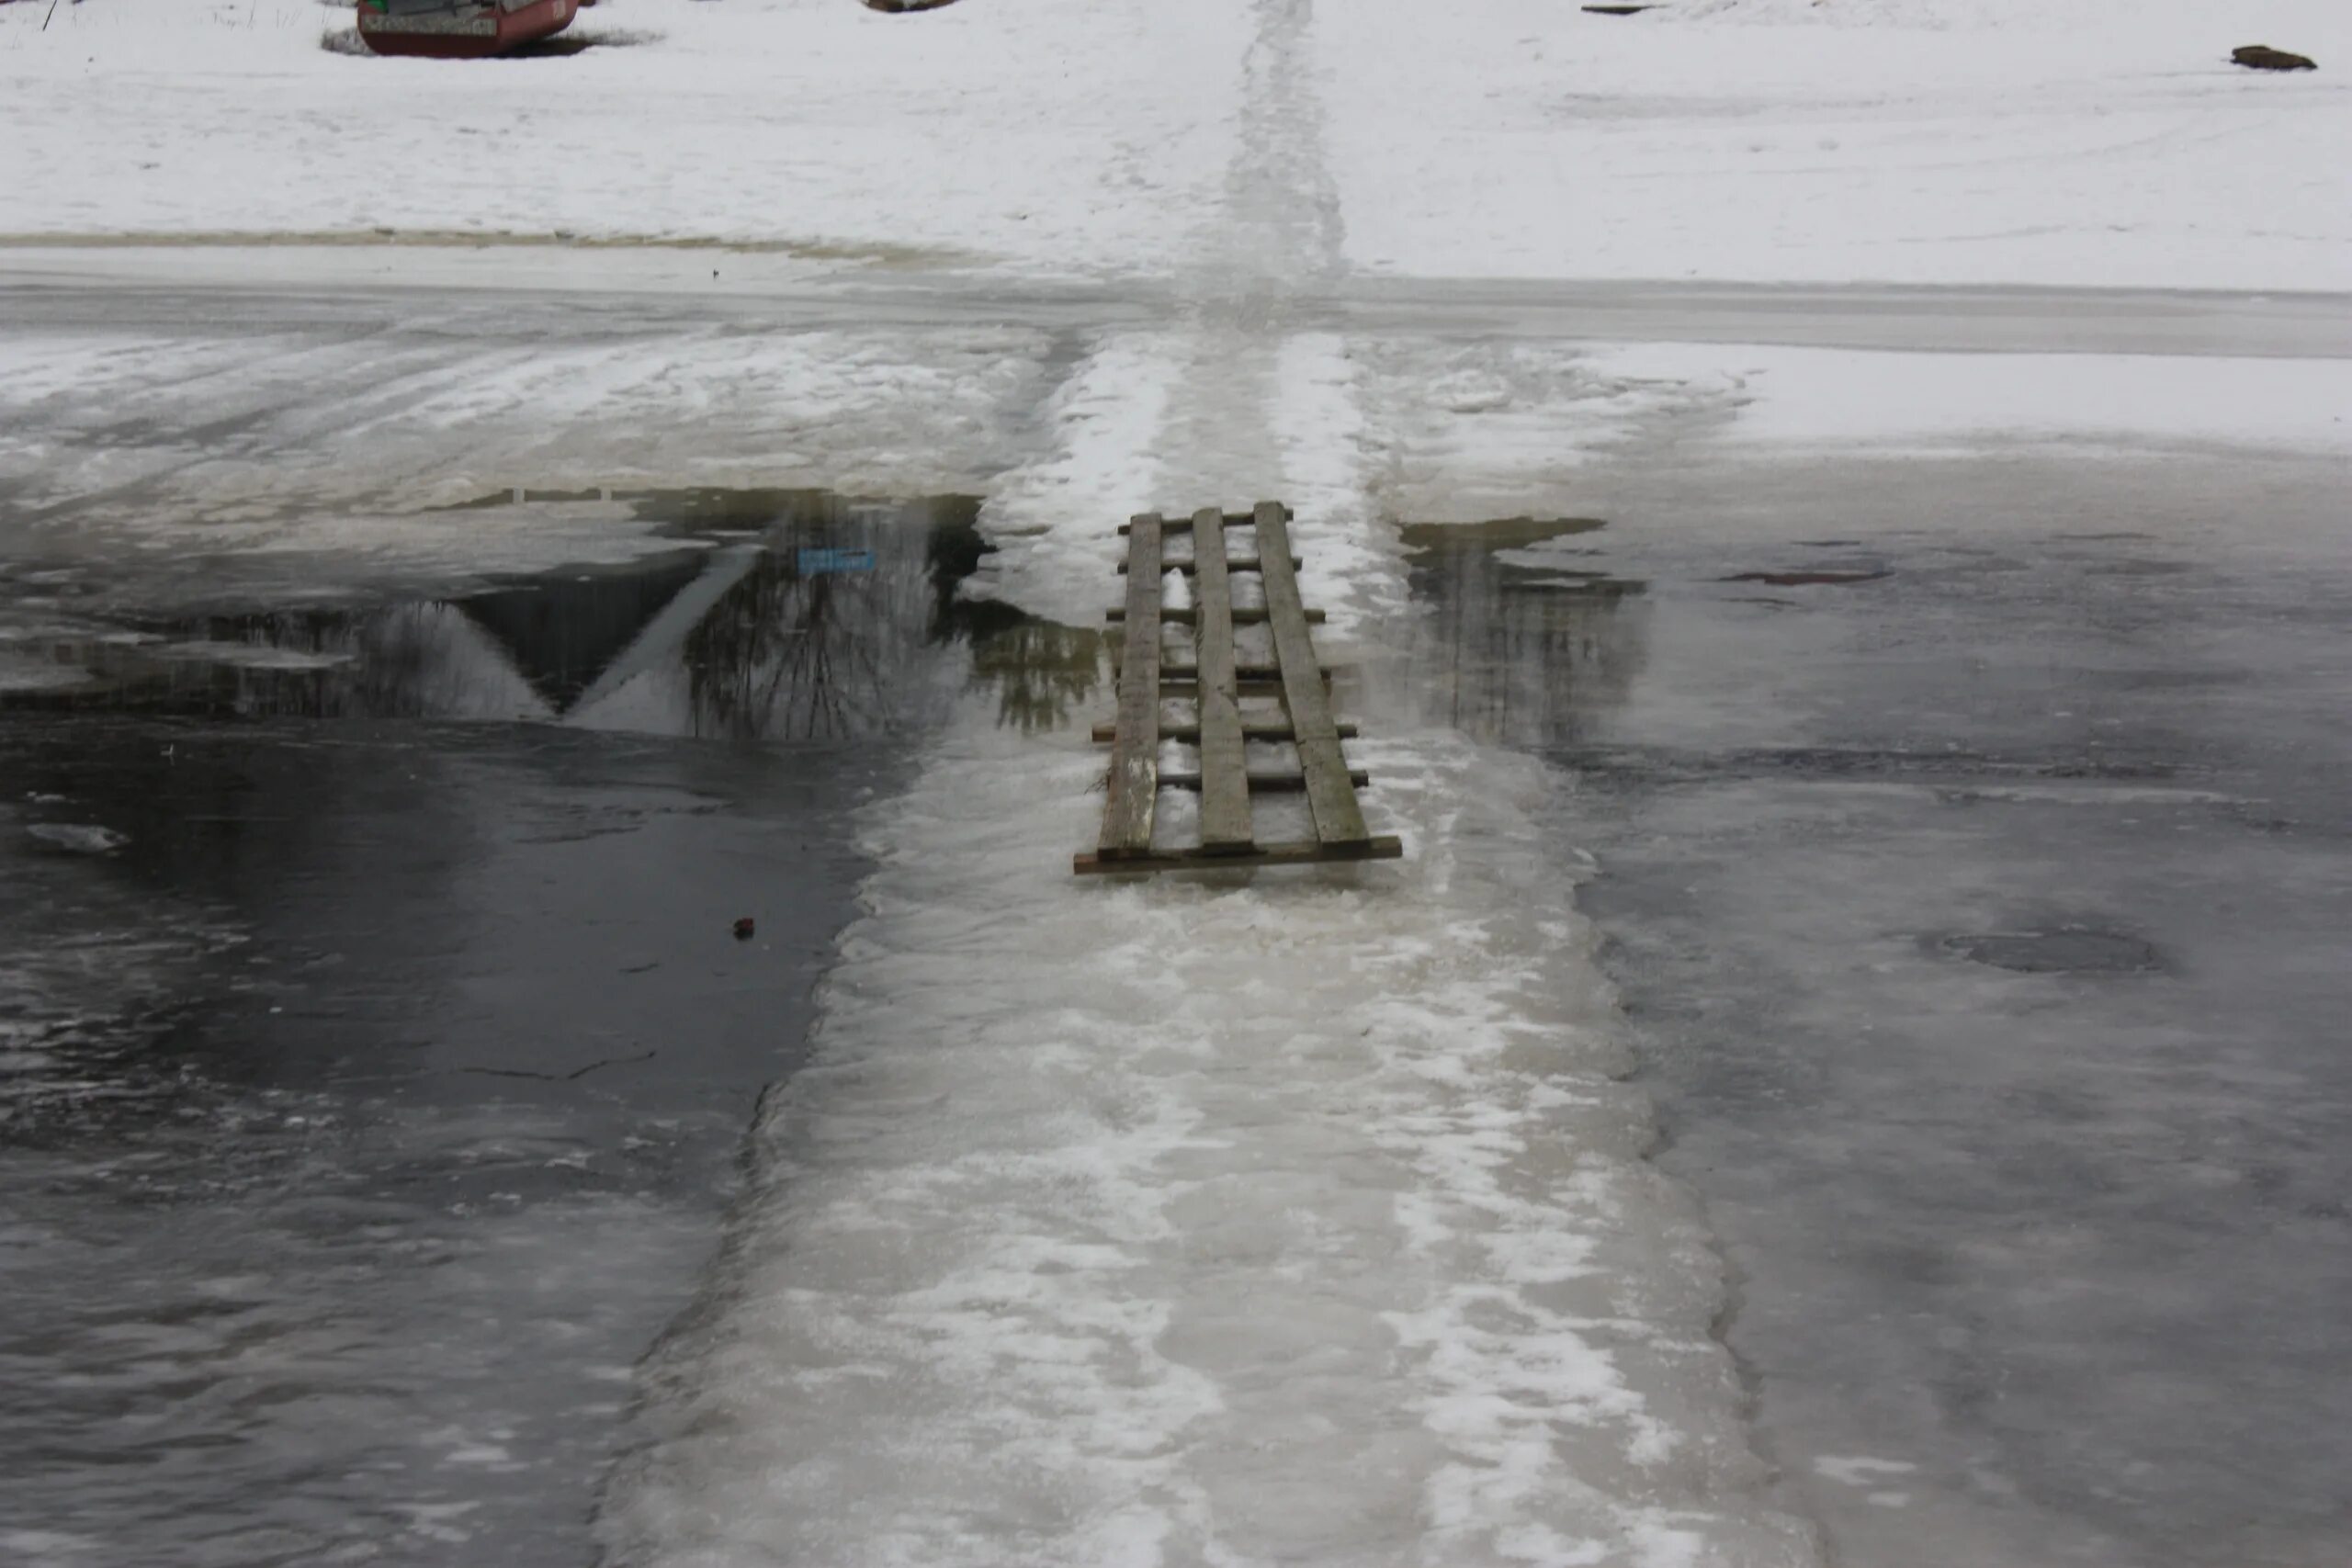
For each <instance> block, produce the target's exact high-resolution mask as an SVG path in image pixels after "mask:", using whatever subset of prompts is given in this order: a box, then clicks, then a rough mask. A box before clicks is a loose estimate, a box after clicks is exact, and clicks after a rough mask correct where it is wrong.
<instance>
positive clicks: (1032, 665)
mask: <svg viewBox="0 0 2352 1568" xmlns="http://www.w3.org/2000/svg"><path fill="white" fill-rule="evenodd" d="M1102 675H1103V634H1102V633H1100V632H1098V631H1095V630H1094V629H1093V628H1092V627H1091V626H1061V625H1059V624H1057V623H1056V622H1053V621H1023V622H1021V623H1019V624H1018V625H1015V626H1006V627H1003V628H1002V629H1001V630H998V631H995V632H990V633H988V634H985V635H983V636H980V637H975V638H974V639H973V640H972V680H973V683H974V684H976V685H987V684H993V685H994V686H995V687H996V694H997V701H996V721H997V723H998V725H999V726H1003V725H1007V724H1010V725H1014V726H1017V727H1018V728H1020V730H1021V733H1022V734H1023V735H1035V734H1036V733H1038V732H1039V731H1041V730H1051V729H1059V728H1062V727H1063V726H1064V725H1066V724H1068V723H1069V715H1070V710H1071V709H1072V708H1073V707H1075V706H1077V705H1079V704H1080V703H1083V702H1085V701H1086V700H1087V699H1088V698H1090V697H1091V696H1092V695H1093V694H1094V687H1095V683H1096V682H1099V681H1100V680H1101V679H1102Z"/></svg>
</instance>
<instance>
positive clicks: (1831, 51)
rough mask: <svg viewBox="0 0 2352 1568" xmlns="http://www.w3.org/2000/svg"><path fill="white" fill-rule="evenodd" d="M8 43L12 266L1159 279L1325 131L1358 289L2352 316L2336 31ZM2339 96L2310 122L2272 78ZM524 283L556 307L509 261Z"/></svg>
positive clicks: (2, 209) (1658, 21) (1981, 18)
mask: <svg viewBox="0 0 2352 1568" xmlns="http://www.w3.org/2000/svg"><path fill="white" fill-rule="evenodd" d="M45 10H46V8H45V7H40V6H9V7H6V8H4V9H0V130H5V131H6V145H7V146H8V147H9V149H10V152H9V164H10V177H9V178H8V179H7V180H6V182H5V183H0V241H5V239H6V238H7V237H16V238H18V239H22V238H25V237H49V238H51V239H54V238H59V237H64V236H73V235H144V236H151V237H164V236H170V235H175V234H189V233H202V234H209V235H220V234H246V235H289V234H290V235H312V236H317V235H332V236H335V237H338V238H342V239H345V240H350V239H367V238H371V237H378V238H396V237H399V236H401V235H405V234H411V233H415V232H419V231H429V232H435V233H456V234H459V235H469V234H470V235H477V236H504V237H508V238H514V237H523V238H531V239H539V240H547V239H553V238H558V237H563V236H575V237H580V238H583V239H585V238H595V239H602V240H605V241H607V242H612V241H620V242H639V241H649V240H658V241H669V242H678V241H687V240H719V241H726V242H732V243H753V244H765V245H772V246H786V247H799V248H802V249H804V250H807V251H809V252H812V253H815V254H831V255H839V256H848V257H854V258H858V259H863V260H866V261H870V262H873V263H876V264H882V265H899V266H904V265H923V264H932V265H991V266H1001V267H1010V268H1017V269H1020V270H1022V271H1024V272H1029V273H1041V272H1044V273H1061V274H1087V273H1114V274H1147V275H1150V274H1165V273H1168V272H1170V271H1178V270H1182V268H1184V267H1185V266H1187V265H1193V263H1194V262H1195V261H1196V260H1197V259H1198V258H1197V257H1196V255H1195V254H1194V253H1195V252H1196V250H1197V249H1198V241H1199V238H1200V235H1201V233H1202V231H1203V229H1204V225H1206V224H1210V223H1212V222H1213V215H1214V213H1215V211H1216V205H1217V203H1218V202H1219V201H1220V200H1221V199H1222V197H1223V196H1224V194H1225V193H1224V191H1223V189H1222V186H1221V176H1222V175H1223V172H1224V170H1225V169H1226V167H1227V164H1228V163H1229V161H1230V158H1231V153H1232V150H1233V146H1234V144H1235V142H1236V141H1237V140H1238V139H1239V138H1241V137H1244V136H1251V137H1263V136H1268V135H1273V136H1283V137H1293V136H1303V135H1306V134H1308V133H1309V132H1310V131H1311V129H1312V127H1313V126H1314V125H1316V124H1320V125H1321V126H1322V127H1323V131H1322V135H1323V140H1324V141H1325V143H1326V144H1327V146H1328V161H1329V170H1328V177H1329V182H1330V184H1331V185H1332V186H1333V187H1334V188H1335V189H1336V191H1337V192H1338V194H1339V197H1340V218H1341V225H1342V228H1343V230H1344V243H1343V255H1344V259H1345V261H1346V262H1347V263H1349V264H1350V265H1353V266H1355V267H1357V268H1360V269H1365V270H1371V271H1379V272H1388V273H1396V274H1402V275H1419V276H1528V277H1533V276H1550V277H1654V278H1668V277H1704V278H1724V279H1749V280H1759V279H1771V280H1813V281H1822V280H1849V279H1861V278H1874V279H1883V280H1897V281H1911V282H2042V283H2064V284H2080V285H2122V284H2131V285H2141V286H2155V287H2190V286H2203V287H2214V288H2307V289H2333V288H2346V287H2352V204H2347V203H2346V201H2345V200H2344V199H2343V197H2344V186H2343V182H2342V177H2341V173H2340V163H2341V160H2340V155H2339V154H2340V149H2341V146H2342V136H2341V131H2340V127H2341V125H2342V124H2343V121H2344V118H2345V115H2346V110H2347V107H2352V102H2347V97H2346V86H2345V85H2344V83H2345V78H2344V76H2343V74H2342V73H2341V72H2339V71H2336V70H2334V69H2331V65H2332V63H2333V62H2352V13H2347V12H2346V9H2345V7H2343V6H2338V5H2335V4H2332V3H2331V0H2264V3H2259V4H2249V5H2240V6H2228V7H2220V6H2206V5H2196V4H2191V3H2189V0H2157V3H2154V4H2146V5H2130V6H2126V5H2124V4H2122V3H2121V0H2095V3H2092V4H2075V5H2067V6H2038V5H2030V4H2026V3H2024V0H1836V3H1834V4H1820V5H1814V4H1808V3H1801V0H1691V3H1686V4H1679V5H1669V6H1663V7H1660V8H1659V9H1657V10H1656V11H1653V12H1650V13H1647V14H1645V15H1642V16H1639V17H1622V18H1620V17H1595V16H1589V15H1587V14H1584V13H1583V12H1581V11H1579V10H1577V9H1576V8H1575V7H1573V6H1560V5H1556V4H1553V3H1552V0H1465V3H1463V4H1457V5H1447V6H1432V5H1425V4H1417V3H1408V0H1357V3H1355V4H1352V5H1350V6H1343V7H1326V8H1324V9H1323V10H1321V11H1317V12H1313V13H1311V15H1310V16H1309V17H1307V24H1308V27H1309V29H1310V31H1311V33H1312V44H1311V49H1310V51H1308V55H1307V57H1306V59H1304V60H1299V61H1285V62H1283V66H1282V68H1283V70H1284V71H1286V72H1287V73H1289V75H1290V79H1289V80H1288V81H1287V82H1286V83H1285V85H1284V89H1283V90H1284V94H1285V96H1286V98H1287V99H1288V101H1289V103H1290V104H1291V106H1292V108H1293V109H1294V110H1295V113H1293V114H1292V115H1290V116H1289V117H1288V118H1285V119H1284V120H1283V122H1281V123H1278V124H1275V125H1272V126H1266V125H1245V124H1244V123H1243V117H1242V112H1241V104H1242V93H1241V91H1240V90H1239V89H1240V85H1241V84H1242V82H1243V81H1244V79H1245V77H1246V73H1247V72H1248V71H1249V70H1250V55H1249V51H1250V39H1251V32H1252V28H1253V26H1254V25H1255V24H1254V22H1253V16H1254V11H1253V7H1252V6H1250V5H1249V4H1246V3H1245V0H1201V3H1198V4H1193V5H1188V6H1153V5H1148V4H1144V3H1142V0H1111V3H1105V4H1090V3H1084V0H986V3H985V4H977V3H976V4H967V5H962V6H951V7H948V8H946V9H944V10H940V11H936V12H933V13H928V14H925V15H922V16H919V17H892V16H884V15H879V14H876V13H874V12H871V11H868V10H866V9H865V7H863V6H858V5H855V4H854V3H852V0H728V3H727V4H725V5H697V4H693V3H691V0H606V3H605V5H604V6H600V7H599V8H598V9H597V10H596V12H594V14H593V19H592V20H591V21H590V22H588V23H586V24H583V30H584V32H585V34H586V35H587V36H591V37H595V36H604V37H607V38H612V39H620V40H626V41H616V42H614V43H612V44H608V45H606V46H603V47H597V48H593V49H590V50H588V51H586V52H584V53H582V54H579V55H577V56H574V57H571V58H565V59H535V60H515V61H503V62H469V63H465V62H461V63H449V62H417V61H382V60H375V59H370V58H366V57H363V56H354V55H350V54H347V53H336V52H332V51H327V50H324V49H322V47H321V40H322V36H323V35H324V34H326V33H327V32H329V31H331V30H333V29H335V28H345V27H347V26H348V20H347V17H345V14H344V10H343V8H342V7H340V6H333V7H329V6H320V5H317V4H313V3H311V0H246V3H243V4H235V5H232V4H226V3H222V4H212V5H207V4H197V3H192V0H90V3H88V4H85V5H82V6H71V7H68V8H66V9H63V10H61V11H60V12H58V13H57V15H56V17H55V19H54V20H53V21H50V22H47V23H46V25H44V22H45V17H44V14H43V13H44V11H45ZM2254 41H2267V42H2270V43H2274V44H2278V45H2280V46H2282V47H2292V48H2296V49H2299V50H2301V51H2303V52H2306V53H2312V54H2315V55H2316V56H2317V57H2318V58H2319V59H2320V61H2321V64H2322V69H2321V70H2320V71H2319V72H2317V73H2305V74H2299V75H2297V76H2295V77H2292V78H2283V77H2271V76H2266V75H2262V74H2259V73H2249V72H2245V71H2242V70H2238V69H2236V68H2234V67H2233V66H2232V65H2230V64H2229V63H2228V58H2229V52H2230V51H2231V49H2232V48H2233V47H2235V46H2236V45H2239V44H2243V43H2248V42H2254ZM511 260H512V266H513V268H514V269H515V271H516V272H518V273H521V274H524V275H527V274H528V272H529V270H530V269H531V268H532V267H533V266H535V265H540V264H541V258H539V257H537V256H535V255H533V254H529V253H528V252H526V253H524V254H517V255H515V256H514V257H513V258H511Z"/></svg>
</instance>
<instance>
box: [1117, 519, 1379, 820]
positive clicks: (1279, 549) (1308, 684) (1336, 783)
mask: <svg viewBox="0 0 2352 1568" xmlns="http://www.w3.org/2000/svg"><path fill="white" fill-rule="evenodd" d="M1254 515H1255V517H1256V520H1257V525H1258V548H1259V554H1260V557H1261V558H1262V559H1263V560H1264V561H1265V563H1266V568H1265V570H1264V572H1263V573H1262V574H1261V578H1262V581H1264V582H1265V585H1266V608H1267V609H1269V610H1271V611H1272V612H1273V620H1272V623H1271V624H1272V626H1273V629H1274V654H1275V657H1276V659H1277V660H1279V661H1280V663H1281V665H1282V681H1283V705H1284V706H1286V707H1288V708H1289V709H1290V718H1291V727H1292V728H1293V729H1294V730H1295V732H1296V735H1297V744H1298V765H1299V769H1300V771H1301V772H1302V773H1306V807H1307V810H1308V811H1309V812H1310V813H1311V814H1312V815H1313V817H1314V818H1315V836H1316V837H1317V839H1320V840H1322V841H1323V842H1324V843H1325V844H1327V845H1340V844H1360V843H1363V842H1366V841H1368V840H1370V838H1371V832H1370V829H1367V828H1365V826H1364V820H1363V807H1362V806H1361V805H1359V804H1358V803H1357V801H1356V792H1355V790H1354V789H1353V788H1352V787H1351V785H1350V784H1349V783H1348V762H1347V757H1346V754H1345V753H1343V752H1342V751H1341V750H1340V727H1339V725H1338V723H1337V722H1336V721H1335V720H1334V719H1333V718H1332V716H1331V698H1330V693H1329V689H1328V688H1327V687H1326V685H1325V683H1324V682H1323V680H1322V678H1321V673H1320V671H1321V666H1319V665H1318V664H1317V662H1316V660H1315V643H1314V639H1313V638H1311V637H1308V636H1307V632H1306V607H1305V606H1304V605H1302V604H1300V603H1299V598H1298V577H1297V574H1296V573H1295V572H1294V571H1293V570H1291V564H1290V558H1291V549H1290V522H1289V518H1288V515H1287V513H1286V512H1285V510H1284V508H1283V505H1282V503H1281V502H1273V501H1261V502H1259V503H1258V508H1257V511H1256V513H1254ZM1155 635H1157V634H1156V633H1155ZM1122 727H1123V728H1124V724H1123V726H1122Z"/></svg>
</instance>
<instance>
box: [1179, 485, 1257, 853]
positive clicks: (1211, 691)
mask: <svg viewBox="0 0 2352 1568" xmlns="http://www.w3.org/2000/svg"><path fill="white" fill-rule="evenodd" d="M1193 565H1194V567H1195V569H1196V570H1195V572H1194V575H1193V603H1194V604H1195V605H1196V606H1197V610H1196V614H1197V616H1198V626H1199V636H1198V637H1196V638H1195V642H1196V644H1197V646H1196V649H1195V650H1194V657H1195V660H1197V662H1198V664H1199V666H1200V687H1201V690H1200V697H1199V702H1200V728H1201V850H1202V852H1203V853H1204V854H1238V853H1243V852H1247V851H1248V850H1250V848H1252V847H1253V846H1252V843H1251V832H1250V777H1249V772H1248V767H1247V763H1246V761H1245V759H1244V758H1243V755H1242V750H1241V702H1240V698H1239V697H1238V695H1236V694H1235V691H1234V673H1233V599H1232V588H1231V584H1230V583H1229V582H1228V581H1227V578H1226V575H1225V514H1224V513H1221V512H1219V511H1218V510H1217V509H1216V507H1214V506H1211V507H1206V508H1204V509H1203V510H1201V511H1199V512H1196V513H1193Z"/></svg>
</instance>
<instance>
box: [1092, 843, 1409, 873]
mask: <svg viewBox="0 0 2352 1568" xmlns="http://www.w3.org/2000/svg"><path fill="white" fill-rule="evenodd" d="M1404 853H1405V843H1404V840H1401V839H1394V838H1388V837H1385V836H1384V837H1382V838H1377V839H1361V840H1356V841H1354V842H1352V843H1340V844H1333V843H1326V842H1324V841H1323V840H1320V839H1309V840H1306V841H1305V842H1302V843H1293V844H1260V845H1259V846H1258V847H1257V848H1256V849H1254V850H1251V851H1250V852H1249V853H1248V854H1241V855H1204V854H1198V853H1178V854H1153V855H1136V856H1133V857H1130V858H1127V859H1122V860H1113V859H1109V858H1106V857H1104V856H1103V855H1099V854H1079V855H1074V856H1072V857H1071V859H1070V869H1071V870H1072V871H1074V872H1076V873H1078V874H1080V876H1096V875H1103V874H1114V873H1118V872H1138V871H1238V870H1242V869H1245V868H1247V867H1250V866H1261V865H1318V864H1322V863H1327V862H1334V861H1363V860H1397V859H1400V858H1402V856H1403V855H1404Z"/></svg>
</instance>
